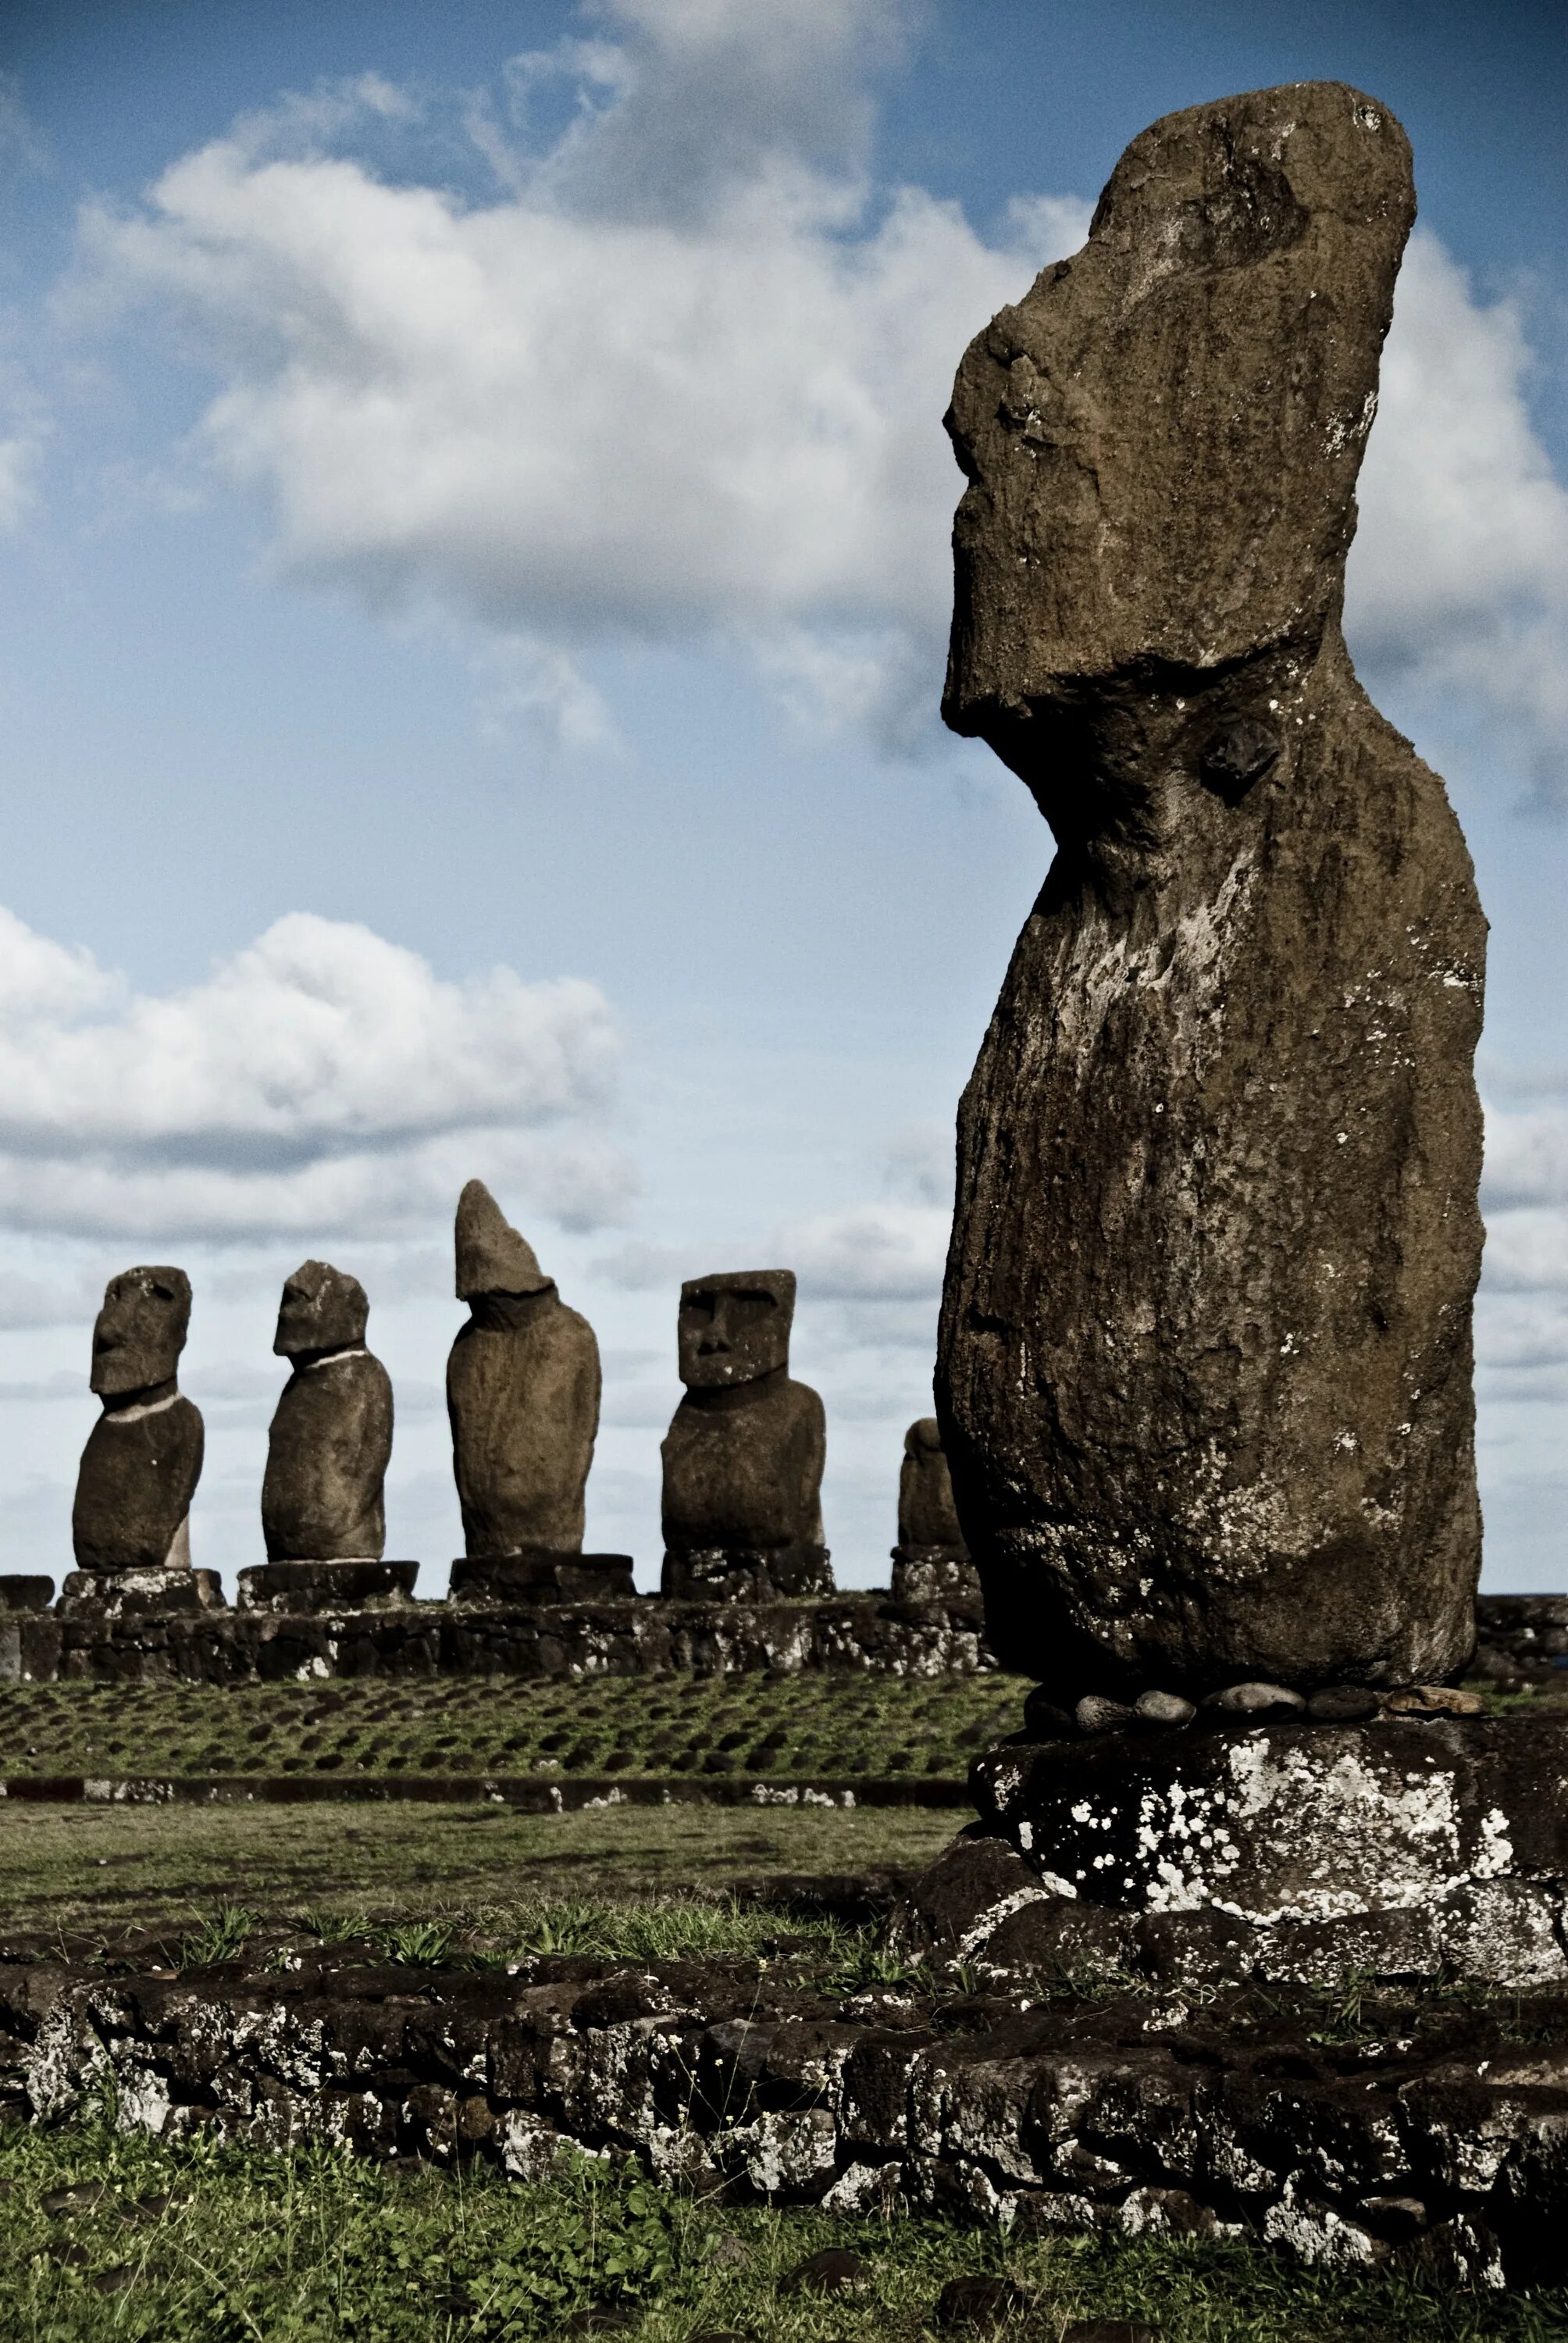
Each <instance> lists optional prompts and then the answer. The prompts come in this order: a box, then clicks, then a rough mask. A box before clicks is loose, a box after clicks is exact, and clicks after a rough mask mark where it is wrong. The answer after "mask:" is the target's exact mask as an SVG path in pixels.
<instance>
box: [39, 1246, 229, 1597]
mask: <svg viewBox="0 0 1568 2343" xmlns="http://www.w3.org/2000/svg"><path fill="white" fill-rule="evenodd" d="M190 1314H191V1287H190V1280H189V1278H188V1277H187V1276H186V1273H185V1272H184V1270H183V1269H162V1268H144V1269H127V1270H125V1271H123V1272H122V1273H121V1274H120V1275H119V1276H118V1277H113V1278H111V1279H110V1280H109V1282H108V1285H107V1287H106V1290H105V1293H104V1306H103V1308H102V1309H101V1310H100V1311H99V1312H98V1317H97V1322H96V1324H95V1326H94V1328H93V1373H92V1388H93V1390H94V1391H95V1393H97V1395H98V1397H99V1399H100V1400H101V1401H102V1402H103V1413H102V1414H101V1415H100V1416H99V1418H98V1421H97V1423H95V1425H94V1426H93V1429H92V1431H91V1433H89V1434H88V1438H87V1444H86V1447H85V1449H84V1450H83V1452H82V1463H81V1470H80V1472H79V1473H77V1476H76V1500H75V1505H74V1506H73V1507H72V1511H71V1538H72V1544H73V1545H74V1546H75V1555H76V1567H77V1569H78V1570H79V1571H95V1572H106V1573H114V1572H126V1571H182V1572H188V1570H189V1568H190V1509H191V1499H192V1497H193V1496H194V1495H195V1493H196V1482H197V1481H198V1479H199V1478H200V1476H201V1464H202V1449H203V1444H204V1435H203V1430H202V1420H201V1414H200V1412H199V1410H197V1409H196V1408H195V1407H193V1406H192V1405H191V1403H190V1401H189V1400H188V1399H186V1398H185V1397H184V1395H183V1394H182V1393H181V1392H180V1389H179V1386H178V1383H177V1382H176V1374H177V1371H178V1367H179V1356H180V1353H181V1352H182V1351H183V1350H184V1348H185V1345H186V1332H188V1330H189V1326H190ZM204 1576H205V1574H204ZM81 1591H82V1590H80V1589H77V1590H75V1592H76V1593H78V1594H80V1593H81Z"/></svg>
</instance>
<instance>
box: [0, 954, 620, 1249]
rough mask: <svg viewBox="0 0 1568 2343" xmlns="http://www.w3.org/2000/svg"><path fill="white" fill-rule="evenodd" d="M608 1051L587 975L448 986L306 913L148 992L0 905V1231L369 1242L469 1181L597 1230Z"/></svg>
mask: <svg viewBox="0 0 1568 2343" xmlns="http://www.w3.org/2000/svg"><path fill="white" fill-rule="evenodd" d="M617 1060H618V1041H617V1036H616V1032H615V1029H614V1025H613V1022H612V1020H611V1017H610V1012H609V1009H608V1003H607V1002H606V1001H605V1000H604V998H603V996H602V994H601V993H599V992H598V990H597V989H596V988H595V987H594V986H592V985H590V984H586V983H583V982H580V981H578V980H556V981H551V982H542V983H533V984H528V983H525V982H523V980H521V979H520V978H519V977H518V976H517V975H516V974H515V973H514V971H513V970H510V969H506V968H498V969H492V970H489V971H488V972H487V973H486V974H484V975H481V976H476V977H470V978H467V979H466V980H463V981H462V982H458V983H453V982H448V981H446V980H442V979H439V978H437V976H436V975H435V974H434V973H433V971H432V970H431V969H430V968H429V966H428V965H427V962H426V961H424V960H421V959H420V958H419V957H418V955H417V953H414V952H411V951H407V950H404V949H402V948H401V947H400V946H398V945H396V944H391V943H388V942H387V941H386V940H384V939H382V938H381V937H379V936H377V935H374V934H372V933H371V931H370V930H368V929H367V928H364V927H360V926H357V925H354V924H352V923H348V922H344V921H336V920H324V919H320V918H317V917H316V916H315V915H314V914H311V913H308V912H293V913H290V914H289V915H287V916H286V918H284V919H281V920H277V921H276V922H275V923H274V925H273V926H272V927H270V928H269V929H268V930H266V933H265V934H264V935H262V936H261V937H259V938H258V939H257V940H256V942H255V943H254V944H252V945H250V946H248V947H247V948H246V950H243V951H241V952H238V953H236V954H235V956H234V957H233V958H232V959H230V960H225V961H221V962H219V963H218V964H217V965H216V967H215V968H214V970H213V971H212V973H211V974H210V976H209V977H207V978H206V980H204V981H203V982H201V983H199V984H196V985H191V986H187V987H185V988H183V989H181V990H177V991H174V992H169V993H166V994H160V995H148V994H138V993H136V992H133V991H131V990H129V989H128V988H126V986H125V985H124V984H123V983H121V982H120V981H119V980H117V979H116V978H114V977H112V976H110V975H108V974H106V972H105V971H104V970H101V969H99V968H98V967H97V966H96V964H95V961H94V960H92V958H91V955H90V954H88V953H86V952H83V951H73V950H66V949H65V948H63V947H62V946H60V945H58V944H55V943H52V942H50V941H49V940H47V939H46V938H44V937H41V936H36V935H35V934H34V933H33V932H32V930H29V929H28V928H26V927H25V926H24V924H23V923H22V921H21V920H17V919H16V918H15V916H14V915H13V914H12V913H10V912H0V1222H5V1224H6V1225H8V1226H10V1227H12V1228H20V1229H25V1230H28V1231H33V1232H51V1233H55V1234H62V1233H64V1234H77V1235H85V1234H91V1235H94V1236H99V1235H108V1234H111V1233H113V1234H116V1235H125V1236H136V1237H137V1238H138V1239H139V1238H151V1237H154V1236H156V1235H157V1234H159V1233H161V1232H167V1233H168V1234H170V1235H183V1236H187V1237H191V1236H206V1237H213V1238H218V1239H222V1238H226V1237H236V1236H237V1237H255V1236H261V1235H282V1234H284V1233H286V1232H287V1233H297V1234H298V1235H299V1236H300V1237H301V1238H303V1239H307V1240H308V1239H311V1238H314V1237H316V1236H321V1237H326V1236H327V1235H329V1234H339V1233H349V1234H355V1235H358V1236H361V1237H364V1238H366V1239H370V1238H377V1237H387V1236H396V1235H397V1234H399V1233H401V1232H404V1231H413V1230H417V1228H419V1227H420V1226H421V1225H422V1224H425V1223H427V1222H428V1221H429V1219H430V1218H431V1217H433V1216H434V1217H436V1218H437V1219H440V1218H444V1217H445V1215H446V1214H447V1213H448V1212H450V1210H451V1208H452V1201H453V1199H454V1198H455V1197H456V1195H457V1191H458V1189H459V1188H460V1187H461V1185H462V1183H463V1182H464V1180H465V1179H467V1178H468V1177H469V1176H471V1175H472V1174H473V1173H475V1172H478V1173H479V1174H480V1175H481V1176H486V1177H493V1178H495V1179H497V1180H498V1181H499V1182H501V1183H502V1184H503V1185H504V1186H505V1187H507V1188H509V1189H511V1190H514V1191H516V1192H518V1194H519V1195H520V1196H521V1197H522V1198H524V1199H526V1200H527V1202H528V1204H529V1205H530V1206H531V1207H532V1209H534V1210H536V1211H539V1212H544V1213H546V1214H548V1216H549V1217H551V1218H552V1219H555V1220H557V1221H558V1222H560V1223H561V1224H562V1225H563V1226H567V1227H577V1228H591V1227H594V1226H596V1225H601V1224H603V1223H604V1222H607V1221H609V1220H613V1219H614V1218H616V1217H617V1216H618V1212H619V1210H620V1209H621V1207H622V1205H623V1204H624V1202H625V1198H626V1196H627V1194H628V1190H629V1186H630V1177H631V1175H630V1172H629V1170H628V1165H627V1163H626V1162H625V1161H624V1159H623V1158H622V1157H621V1155H620V1154H619V1152H618V1150H617V1149H616V1147H615V1146H614V1144H613V1143H612V1141H611V1139H610V1137H609V1134H608V1110H609V1107H610V1102H611V1099H612V1094H613V1089H614V1081H615V1073H616V1066H617Z"/></svg>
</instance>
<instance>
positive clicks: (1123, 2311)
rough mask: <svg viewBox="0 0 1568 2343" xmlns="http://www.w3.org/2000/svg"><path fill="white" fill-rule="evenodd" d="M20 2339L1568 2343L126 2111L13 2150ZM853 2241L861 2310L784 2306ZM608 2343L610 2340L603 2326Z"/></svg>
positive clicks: (1250, 2274) (1540, 2317)
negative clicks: (999, 2288)
mask: <svg viewBox="0 0 1568 2343" xmlns="http://www.w3.org/2000/svg"><path fill="white" fill-rule="evenodd" d="M0 2193H3V2194H4V2197H5V2250H4V2253H3V2254H0V2333H4V2334H5V2335H6V2336H15V2337H17V2338H27V2343H100V2338H102V2339H103V2343H109V2338H114V2343H256V2338H265V2343H339V2338H357V2343H533V2339H534V2338H545V2337H551V2338H555V2337H560V2336H562V2335H565V2334H568V2333H570V2332H572V2331H574V2330H573V2326H572V2322H574V2321H577V2322H579V2323H578V2325H577V2327H576V2330H575V2331H577V2332H578V2333H587V2332H592V2331H595V2329H594V2327H593V2326H592V2324H590V2320H591V2316H592V2314H594V2313H596V2312H597V2313H598V2314H599V2315H600V2317H601V2318H602V2317H604V2316H605V2315H606V2314H613V2313H617V2312H618V2313H620V2314H622V2315H623V2316H624V2317H625V2318H626V2321H627V2323H626V2326H625V2328H624V2329H622V2330H620V2331H623V2332H624V2333H626V2334H627V2335H628V2337H629V2338H633V2343H695V2338H699V2337H701V2336H711V2335H714V2334H716V2333H734V2334H740V2335H744V2336H748V2337H751V2338H756V2343H918V2338H924V2337H926V2336H928V2335H929V2334H930V2324H929V2322H930V2314H931V2311H932V2308H933V2307H934V2304H935V2301H936V2298H937V2296H938V2295H939V2293H940V2289H941V2288H942V2287H943V2285H944V2284H945V2283H946V2282H947V2280H948V2279H950V2278H954V2277H959V2276H963V2275H969V2274H980V2273H991V2272H996V2273H1001V2274H1005V2275H1006V2276H1007V2277H1009V2278H1011V2279H1012V2280H1013V2281H1014V2283H1015V2284H1017V2285H1018V2286H1020V2288H1022V2289H1023V2290H1024V2292H1025V2293H1026V2295H1027V2296H1028V2298H1029V2300H1030V2310H1029V2312H1028V2314H1027V2315H1026V2317H1025V2318H1024V2319H1023V2320H1022V2321H1021V2322H1015V2323H1013V2324H1011V2325H1010V2327H1009V2328H1008V2330H1007V2332H1008V2334H1009V2336H1010V2337H1011V2338H1019V2343H1022V2338H1038V2343H1046V2338H1050V2343H1055V2338H1057V2337H1058V2336H1059V2335H1060V2333H1061V2331H1062V2329H1063V2328H1065V2327H1066V2326H1067V2325H1068V2324H1069V2323H1070V2321H1072V2320H1074V2319H1084V2318H1135V2319H1141V2320H1146V2321H1148V2322H1149V2323H1150V2324H1151V2325H1152V2326H1153V2327H1155V2328H1156V2329H1157V2330H1158V2332H1159V2334H1160V2335H1161V2338H1164V2339H1165V2343H1548V2338H1561V2337H1563V2335H1565V2334H1568V2295H1564V2294H1563V2292H1562V2291H1561V2290H1553V2292H1551V2293H1549V2294H1542V2295H1540V2296H1538V2297H1536V2298H1533V2299H1527V2298H1521V2297H1518V2296H1507V2295H1503V2296H1498V2295H1485V2294H1482V2295H1466V2294H1460V2293H1455V2292H1451V2291H1447V2290H1443V2289H1441V2288H1432V2287H1429V2286H1424V2285H1418V2284H1415V2283H1412V2282H1411V2281H1408V2280H1406V2279H1403V2278H1399V2277H1395V2276H1392V2275H1388V2276H1382V2275H1380V2276H1376V2277H1371V2278H1362V2277H1349V2276H1334V2275H1329V2274H1322V2275H1319V2274H1314V2273H1312V2272H1311V2271H1302V2270H1299V2269H1295V2268H1292V2267H1291V2266H1290V2265H1289V2264H1287V2263H1285V2262H1282V2261H1281V2260H1279V2259H1277V2258H1272V2257H1270V2256H1267V2255H1264V2254H1262V2253H1260V2252H1257V2251H1254V2250H1251V2249H1250V2248H1247V2247H1241V2246H1233V2245H1232V2246H1221V2247H1215V2246H1201V2245H1192V2244H1172V2243H1155V2242H1147V2241H1142V2242H1138V2243H1117V2244H1113V2245H1112V2244H1101V2243H1100V2242H1098V2241H1096V2240H1094V2239H1091V2238H1087V2237H1037V2238H1032V2239H1016V2240H1010V2239H1009V2238H1008V2237H1005V2236H1004V2235H1003V2234H1002V2233H1000V2231H998V2230H997V2229H995V2228H985V2229H977V2228H969V2229H960V2228H956V2227H951V2226H950V2225H949V2224H947V2223H945V2222H942V2221H938V2220H932V2219H928V2218H920V2217H911V2216H909V2215H900V2214H898V2213H894V2214H892V2215H891V2216H890V2217H887V2218H885V2219H874V2220H873V2219H865V2220H858V2221H856V2220H848V2219H832V2218H829V2217H826V2216H823V2215H819V2214H815V2213H810V2212H767V2211H737V2210H734V2209H731V2208H727V2207H721V2206H719V2205H716V2204H713V2203H709V2202H704V2201H701V2200H697V2199H692V2198H688V2197H677V2196H675V2195H673V2194H671V2193H669V2192H667V2191H663V2190H659V2189H657V2188H654V2187H650V2186H649V2185H648V2183H647V2182H646V2181H645V2180H643V2179H642V2178H641V2177H639V2175H638V2173H637V2172H636V2171H635V2170H634V2169H633V2168H632V2167H629V2166H624V2167H612V2166H610V2165H608V2164H604V2163H598V2162H594V2161H591V2160H589V2159H588V2158H575V2157H574V2158H566V2159H563V2160H562V2161H561V2162H560V2163H559V2164H558V2167H557V2168H556V2171H555V2173H554V2174H553V2175H552V2176H551V2177H550V2178H549V2179H548V2180H544V2181H540V2182H537V2183H530V2184H528V2185H517V2184H508V2183H507V2182H506V2181H504V2180H501V2179H499V2178H498V2177H494V2176H493V2175H491V2174H489V2173H487V2172H478V2171H470V2172H468V2173H467V2174H460V2175H447V2174H442V2173H437V2172H435V2171H431V2170H427V2169H415V2170H406V2169H393V2168H388V2167H384V2166H377V2165H373V2164H369V2163H367V2162H357V2161H355V2160H354V2159H352V2158H351V2157H348V2156H347V2155H346V2154H344V2153H342V2152H340V2151H337V2150H327V2149H312V2150H300V2151H295V2152H289V2153H274V2152H269V2151H262V2150H256V2149H240V2148H227V2149H224V2148H216V2147H212V2146H211V2145H209V2144H207V2143H206V2142H203V2141H201V2140H199V2139H197V2140H194V2141H188V2142H184V2143H177V2144H172V2143H164V2142H160V2141H156V2140H153V2139H149V2138H147V2137H145V2136H142V2135H140V2134H135V2133H123V2132H119V2131H116V2129H114V2128H113V2127H112V2126H111V2125H110V2124H109V2123H108V2122H107V2121H106V2120H105V2119H102V2118H100V2119H99V2120H97V2121H95V2122H94V2123H92V2124H88V2125H85V2126H81V2127H76V2128H75V2129H72V2130H70V2131H65V2132H57V2133H50V2132H32V2133H27V2132H20V2131H12V2132H10V2133H7V2134H5V2136H4V2137H3V2138H0ZM829 2245H838V2246H845V2247H849V2249H850V2250H851V2251H853V2252H855V2253H856V2254H858V2255H859V2256H861V2257H862V2258H863V2259H864V2261H865V2262H866V2264H867V2265H868V2279H867V2284H866V2286H865V2288H864V2289H863V2291H862V2292H860V2293H859V2294H858V2295H838V2296H834V2297H830V2298H827V2299H825V2300H824V2299H812V2298H809V2297H802V2296H799V2295H789V2294H785V2293H781V2292H780V2290H779V2288H780V2281H781V2280H782V2279H783V2278H785V2277H786V2276H787V2274H788V2273H789V2271H790V2270H791V2269H792V2268H794V2267H795V2266H796V2265H797V2264H798V2263H799V2262H800V2261H801V2260H803V2259H804V2258H805V2257H806V2256H808V2255H809V2254H812V2253H815V2252H817V2251H819V2249H820V2248H821V2247H825V2246H829ZM598 2331H601V2332H602V2331H608V2328H599V2329H598Z"/></svg>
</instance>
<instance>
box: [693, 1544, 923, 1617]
mask: <svg viewBox="0 0 1568 2343" xmlns="http://www.w3.org/2000/svg"><path fill="white" fill-rule="evenodd" d="M659 1591H660V1593H661V1594H665V1595H667V1596H668V1598H669V1599H670V1600H671V1601H672V1602H677V1603H702V1602H711V1601H715V1600H717V1601H719V1602H724V1603H767V1602H770V1601H774V1600H779V1601H783V1602H789V1603H816V1602H819V1601H821V1600H822V1598H823V1597H824V1596H827V1595H830V1594H832V1592H833V1565H832V1562H831V1560H830V1558H829V1553H828V1549H827V1547H826V1546H825V1545H770V1546H744V1545H717V1546H689V1547H679V1546H670V1547H667V1548H666V1551H665V1556H664V1569H663V1572H662V1574H661V1576H660V1579H659ZM899 1599H908V1598H904V1597H902V1596H901V1590H900V1595H898V1596H895V1600H899Z"/></svg>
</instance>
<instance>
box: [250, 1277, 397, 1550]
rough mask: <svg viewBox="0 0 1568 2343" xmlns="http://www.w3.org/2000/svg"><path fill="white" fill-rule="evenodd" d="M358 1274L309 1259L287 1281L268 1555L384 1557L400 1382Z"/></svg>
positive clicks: (266, 1525) (272, 1436)
mask: <svg viewBox="0 0 1568 2343" xmlns="http://www.w3.org/2000/svg"><path fill="white" fill-rule="evenodd" d="M369 1314H370V1305H369V1303H368V1302H367V1300H366V1298H365V1288H364V1287H363V1286H362V1285H361V1284H360V1282H359V1281H358V1279H357V1277H349V1276H347V1274H346V1273H345V1272H343V1271H342V1270H340V1269H334V1268H333V1266H332V1264H331V1262H326V1261H307V1262H301V1264H300V1266H299V1267H298V1268H297V1270H296V1271H295V1272H294V1275H293V1276H292V1277H291V1278H290V1279H289V1281H288V1282H287V1284H286V1286H285V1287H284V1289H283V1301H282V1304H281V1307H280V1308H279V1310H278V1313H277V1332H276V1337H275V1338H274V1341H273V1345H272V1347H273V1349H274V1350H275V1351H276V1353H277V1354H278V1356H279V1358H284V1359H287V1360H288V1361H289V1363H291V1365H292V1367H293V1369H294V1372H293V1373H292V1374H291V1375H290V1376H289V1379H288V1381H287V1383H285V1385H284V1387H283V1393H282V1396H281V1398H280V1399H279V1400H278V1403H277V1411H276V1414H275V1415H274V1416H273V1419H272V1430H271V1432H270V1433H269V1434H268V1437H267V1450H266V1479H265V1480H264V1482H263V1483H262V1489H261V1528H262V1535H263V1537H264V1538H265V1540H266V1558H267V1560H268V1562H272V1563H280V1562H297V1563H324V1562H379V1561H380V1559H381V1553H382V1549H383V1547H384V1546H385V1544H386V1543H387V1512H386V1503H385V1499H384V1495H383V1488H384V1484H385V1482H386V1478H387V1464H388V1463H389V1461H390V1459H391V1455H392V1383H391V1379H390V1378H389V1376H388V1375H387V1370H386V1368H385V1367H384V1366H383V1365H382V1363H381V1362H380V1360H379V1359H377V1358H373V1357H372V1356H371V1354H370V1353H369V1352H368V1351H367V1349H366V1347H365V1330H366V1324H367V1320H368V1317H369Z"/></svg>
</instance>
